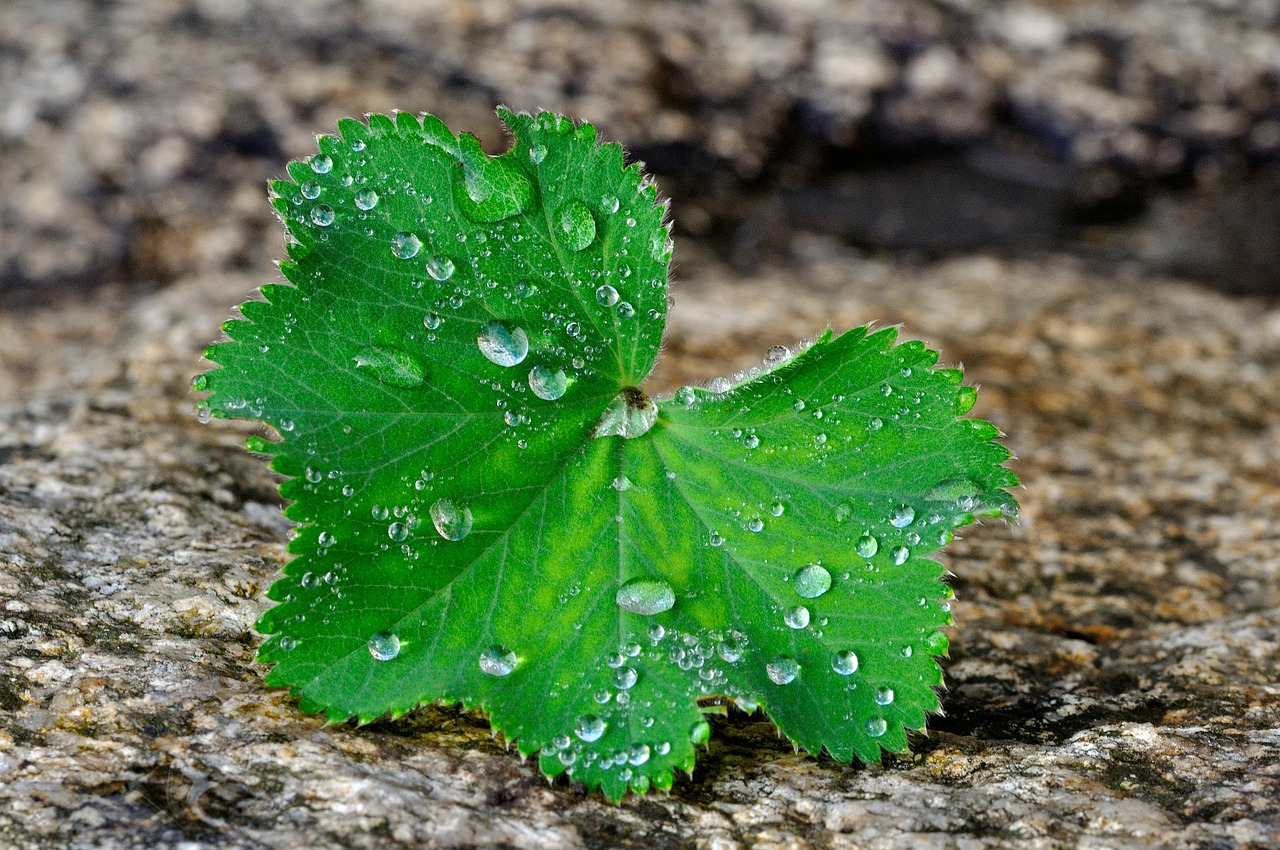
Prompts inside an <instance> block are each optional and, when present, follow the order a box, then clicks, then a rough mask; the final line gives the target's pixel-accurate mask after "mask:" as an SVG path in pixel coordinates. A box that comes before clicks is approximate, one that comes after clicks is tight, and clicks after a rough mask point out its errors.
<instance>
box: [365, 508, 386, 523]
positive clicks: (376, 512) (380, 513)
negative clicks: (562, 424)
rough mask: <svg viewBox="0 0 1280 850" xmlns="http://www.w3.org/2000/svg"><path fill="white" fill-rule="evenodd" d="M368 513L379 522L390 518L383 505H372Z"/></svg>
mask: <svg viewBox="0 0 1280 850" xmlns="http://www.w3.org/2000/svg"><path fill="white" fill-rule="evenodd" d="M369 513H370V514H372V515H373V518H374V519H376V520H378V521H379V522H381V521H382V520H385V519H386V518H387V517H389V516H391V512H390V511H388V510H387V509H386V507H384V506H383V505H374V506H373V507H372V508H371V509H370V511H369Z"/></svg>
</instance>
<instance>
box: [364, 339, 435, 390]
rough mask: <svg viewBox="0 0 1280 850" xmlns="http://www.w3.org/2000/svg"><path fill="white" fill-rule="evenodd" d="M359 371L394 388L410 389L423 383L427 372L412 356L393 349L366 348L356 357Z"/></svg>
mask: <svg viewBox="0 0 1280 850" xmlns="http://www.w3.org/2000/svg"><path fill="white" fill-rule="evenodd" d="M355 363H356V368H357V369H362V370H364V371H366V372H368V373H369V374H370V375H373V377H375V378H377V379H378V380H379V381H382V383H384V384H389V385H391V386H393V387H401V388H403V389H409V388H410V387H416V386H418V385H419V384H421V383H422V380H423V378H425V377H426V370H424V369H423V367H422V364H421V363H419V362H418V360H417V359H416V358H415V357H413V356H412V355H410V354H408V353H406V352H403V351H397V350H395V349H392V348H366V349H363V350H362V351H360V352H358V353H357V354H356V356H355Z"/></svg>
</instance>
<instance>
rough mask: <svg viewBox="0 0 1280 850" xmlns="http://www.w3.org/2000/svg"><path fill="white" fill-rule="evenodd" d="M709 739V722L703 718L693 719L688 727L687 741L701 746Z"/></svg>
mask: <svg viewBox="0 0 1280 850" xmlns="http://www.w3.org/2000/svg"><path fill="white" fill-rule="evenodd" d="M710 740H711V724H710V723H708V722H707V721H705V720H697V721H694V724H693V726H692V727H690V729H689V743H691V744H693V745H694V746H695V747H699V746H702V745H703V744H705V743H706V742H707V741H710Z"/></svg>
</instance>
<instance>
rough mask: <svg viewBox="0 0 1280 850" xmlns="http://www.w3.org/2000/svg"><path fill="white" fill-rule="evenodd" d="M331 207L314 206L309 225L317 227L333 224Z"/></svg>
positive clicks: (324, 205)
mask: <svg viewBox="0 0 1280 850" xmlns="http://www.w3.org/2000/svg"><path fill="white" fill-rule="evenodd" d="M333 218H334V215H333V207H331V206H329V205H328V204H316V205H315V206H314V207H312V208H311V223H312V224H314V225H317V226H319V227H328V226H329V225H331V224H333Z"/></svg>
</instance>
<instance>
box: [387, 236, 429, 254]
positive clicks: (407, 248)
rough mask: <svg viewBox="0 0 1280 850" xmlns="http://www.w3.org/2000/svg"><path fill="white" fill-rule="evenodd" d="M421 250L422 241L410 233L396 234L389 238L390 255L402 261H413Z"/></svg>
mask: <svg viewBox="0 0 1280 850" xmlns="http://www.w3.org/2000/svg"><path fill="white" fill-rule="evenodd" d="M421 250H422V240H421V239H419V238H418V237H417V236H415V235H413V234H412V233H397V234H396V235H395V236H392V237H391V253H393V254H395V255H396V256H397V257H399V258H400V259H402V260H410V259H413V258H414V257H416V256H418V252H419V251H421Z"/></svg>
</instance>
